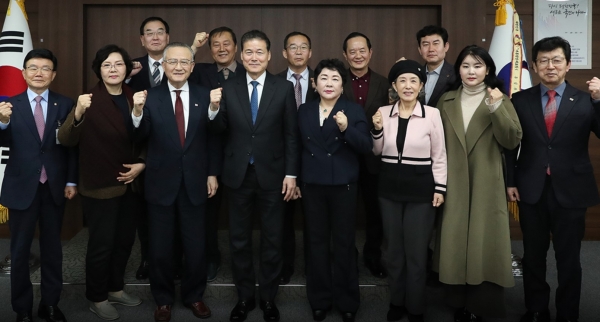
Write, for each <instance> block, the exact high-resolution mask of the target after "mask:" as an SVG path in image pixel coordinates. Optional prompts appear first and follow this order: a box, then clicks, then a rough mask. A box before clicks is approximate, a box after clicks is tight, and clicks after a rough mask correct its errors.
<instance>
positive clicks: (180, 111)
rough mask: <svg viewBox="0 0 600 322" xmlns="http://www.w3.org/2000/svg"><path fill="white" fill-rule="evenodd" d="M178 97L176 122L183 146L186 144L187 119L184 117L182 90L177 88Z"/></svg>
mask: <svg viewBox="0 0 600 322" xmlns="http://www.w3.org/2000/svg"><path fill="white" fill-rule="evenodd" d="M174 92H175V94H177V97H176V98H175V122H177V130H178V131H179V141H181V146H183V145H184V144H185V120H184V119H183V101H182V100H181V96H180V94H181V90H180V89H179V90H175V91H174Z"/></svg>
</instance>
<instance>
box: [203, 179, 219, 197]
mask: <svg viewBox="0 0 600 322" xmlns="http://www.w3.org/2000/svg"><path fill="white" fill-rule="evenodd" d="M206 188H207V189H208V197H209V198H212V197H214V196H215V195H216V194H217V189H219V182H218V181H217V177H216V176H208V179H207V180H206Z"/></svg>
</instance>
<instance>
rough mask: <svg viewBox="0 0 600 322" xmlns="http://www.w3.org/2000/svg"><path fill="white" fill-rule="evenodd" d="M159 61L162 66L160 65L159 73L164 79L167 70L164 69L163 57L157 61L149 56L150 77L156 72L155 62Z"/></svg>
mask: <svg viewBox="0 0 600 322" xmlns="http://www.w3.org/2000/svg"><path fill="white" fill-rule="evenodd" d="M155 61H157V62H159V63H160V64H159V65H158V71H159V72H160V78H159V79H163V75H164V74H165V70H164V69H163V66H162V62H163V58H162V57H161V58H160V59H159V60H155V59H153V58H152V57H150V55H148V67H150V75H152V73H153V72H154V62H155Z"/></svg>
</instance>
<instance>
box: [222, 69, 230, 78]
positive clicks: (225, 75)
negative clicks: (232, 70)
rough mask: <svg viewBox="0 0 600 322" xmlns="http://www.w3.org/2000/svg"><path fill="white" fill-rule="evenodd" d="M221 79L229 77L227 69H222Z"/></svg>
mask: <svg viewBox="0 0 600 322" xmlns="http://www.w3.org/2000/svg"><path fill="white" fill-rule="evenodd" d="M222 72H223V78H225V79H227V77H229V68H223V70H222Z"/></svg>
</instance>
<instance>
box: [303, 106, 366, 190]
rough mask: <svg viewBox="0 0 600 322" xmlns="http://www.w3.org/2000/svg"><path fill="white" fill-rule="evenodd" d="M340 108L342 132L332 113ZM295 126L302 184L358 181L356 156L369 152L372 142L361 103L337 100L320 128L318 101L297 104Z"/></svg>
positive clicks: (337, 183) (335, 183) (331, 183)
mask: <svg viewBox="0 0 600 322" xmlns="http://www.w3.org/2000/svg"><path fill="white" fill-rule="evenodd" d="M339 111H344V114H346V117H347V118H348V127H347V128H346V131H344V132H340V129H339V127H338V126H337V124H336V122H335V120H334V119H333V115H335V114H336V113H337V112H339ZM298 126H299V128H300V136H301V140H300V141H301V145H302V162H301V164H302V169H301V171H300V178H301V180H302V182H303V183H309V184H319V185H342V184H348V183H353V182H357V181H358V173H359V168H360V163H359V160H360V159H359V155H360V154H367V153H372V152H371V151H372V149H373V141H372V140H371V135H370V134H369V125H368V122H367V118H366V117H365V113H364V111H363V109H362V106H360V105H358V104H356V103H352V102H350V101H348V100H345V99H340V100H338V101H337V103H336V104H335V107H334V108H333V110H332V111H331V113H330V114H329V117H328V118H327V120H326V121H325V122H324V123H323V127H321V124H320V121H319V101H318V100H317V101H311V102H308V103H305V104H302V105H300V108H299V109H298Z"/></svg>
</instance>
